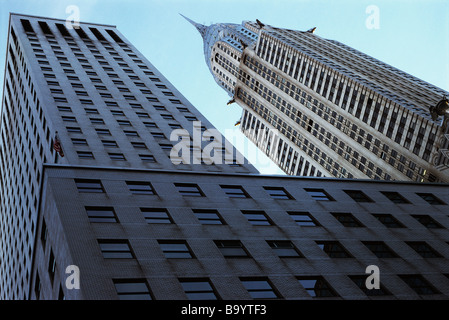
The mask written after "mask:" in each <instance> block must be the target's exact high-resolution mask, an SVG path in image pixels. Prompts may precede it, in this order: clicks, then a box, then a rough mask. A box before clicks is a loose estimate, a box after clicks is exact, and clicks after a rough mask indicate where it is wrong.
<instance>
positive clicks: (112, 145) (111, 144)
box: [101, 140, 118, 148]
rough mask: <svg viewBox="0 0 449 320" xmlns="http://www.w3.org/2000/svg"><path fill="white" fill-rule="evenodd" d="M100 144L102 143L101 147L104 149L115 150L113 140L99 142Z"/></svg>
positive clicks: (115, 146) (115, 145)
mask: <svg viewBox="0 0 449 320" xmlns="http://www.w3.org/2000/svg"><path fill="white" fill-rule="evenodd" d="M101 142H102V143H103V146H105V147H110V148H117V147H118V145H117V142H115V141H113V140H101Z"/></svg>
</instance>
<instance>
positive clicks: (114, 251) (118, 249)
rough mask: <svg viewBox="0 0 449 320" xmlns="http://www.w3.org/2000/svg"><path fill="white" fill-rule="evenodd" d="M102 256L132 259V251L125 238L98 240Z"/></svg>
mask: <svg viewBox="0 0 449 320" xmlns="http://www.w3.org/2000/svg"><path fill="white" fill-rule="evenodd" d="M98 244H99V246H100V250H101V253H102V254H103V258H106V259H112V258H115V259H132V258H134V255H133V253H132V252H131V248H130V246H129V243H128V241H127V240H110V239H108V240H98Z"/></svg>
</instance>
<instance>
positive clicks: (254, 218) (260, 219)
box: [242, 210, 272, 226]
mask: <svg viewBox="0 0 449 320" xmlns="http://www.w3.org/2000/svg"><path fill="white" fill-rule="evenodd" d="M242 214H243V215H244V216H245V217H246V218H247V219H248V222H249V223H251V224H252V225H254V226H270V225H272V223H271V221H270V220H269V219H268V217H267V216H266V214H265V212H264V211H261V210H242Z"/></svg>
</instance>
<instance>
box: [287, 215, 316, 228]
mask: <svg viewBox="0 0 449 320" xmlns="http://www.w3.org/2000/svg"><path fill="white" fill-rule="evenodd" d="M287 213H288V214H289V215H290V217H291V218H292V219H293V220H295V222H296V224H297V225H298V226H303V227H315V226H319V225H320V224H319V223H318V222H317V221H316V220H315V219H314V218H313V217H312V216H311V215H310V213H308V212H294V211H290V212H287Z"/></svg>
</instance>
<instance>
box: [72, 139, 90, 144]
mask: <svg viewBox="0 0 449 320" xmlns="http://www.w3.org/2000/svg"><path fill="white" fill-rule="evenodd" d="M72 143H73V144H74V145H79V146H87V141H86V139H75V138H72Z"/></svg>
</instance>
